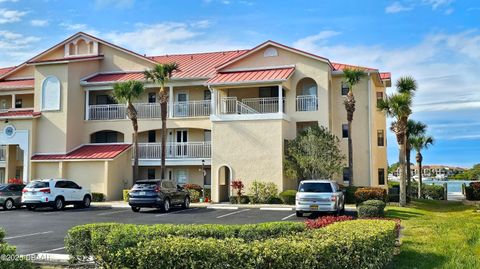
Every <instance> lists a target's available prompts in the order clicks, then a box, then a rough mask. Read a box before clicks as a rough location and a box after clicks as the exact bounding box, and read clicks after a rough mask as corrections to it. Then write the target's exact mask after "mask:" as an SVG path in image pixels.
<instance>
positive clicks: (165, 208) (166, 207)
mask: <svg viewBox="0 0 480 269" xmlns="http://www.w3.org/2000/svg"><path fill="white" fill-rule="evenodd" d="M160 211H162V212H163V213H167V212H168V211H170V199H168V198H166V199H165V201H163V203H162V207H161V208H160Z"/></svg>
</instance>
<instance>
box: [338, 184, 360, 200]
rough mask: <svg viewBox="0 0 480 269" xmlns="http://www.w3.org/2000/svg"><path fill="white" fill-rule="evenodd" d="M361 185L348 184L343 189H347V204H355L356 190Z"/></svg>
mask: <svg viewBox="0 0 480 269" xmlns="http://www.w3.org/2000/svg"><path fill="white" fill-rule="evenodd" d="M359 188H361V187H357V186H347V187H343V188H342V189H343V190H345V203H346V204H355V192H356V191H357V190H358V189H359Z"/></svg>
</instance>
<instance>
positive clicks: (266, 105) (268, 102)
mask: <svg viewBox="0 0 480 269" xmlns="http://www.w3.org/2000/svg"><path fill="white" fill-rule="evenodd" d="M278 100H279V98H278V97H265V98H244V99H242V101H238V99H237V97H223V98H221V107H220V113H221V114H267V113H278V112H279V104H278ZM282 100H283V106H282V107H285V98H282Z"/></svg>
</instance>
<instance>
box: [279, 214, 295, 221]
mask: <svg viewBox="0 0 480 269" xmlns="http://www.w3.org/2000/svg"><path fill="white" fill-rule="evenodd" d="M295 215H296V214H292V215H288V216H286V217H285V218H283V219H282V220H286V219H289V218H291V217H293V216H295Z"/></svg>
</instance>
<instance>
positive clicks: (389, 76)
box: [380, 72, 392, 79]
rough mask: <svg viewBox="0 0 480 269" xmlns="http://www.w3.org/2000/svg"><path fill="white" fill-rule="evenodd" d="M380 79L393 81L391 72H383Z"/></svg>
mask: <svg viewBox="0 0 480 269" xmlns="http://www.w3.org/2000/svg"><path fill="white" fill-rule="evenodd" d="M380 78H381V79H391V78H392V74H391V73H390V72H383V73H380Z"/></svg>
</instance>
